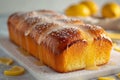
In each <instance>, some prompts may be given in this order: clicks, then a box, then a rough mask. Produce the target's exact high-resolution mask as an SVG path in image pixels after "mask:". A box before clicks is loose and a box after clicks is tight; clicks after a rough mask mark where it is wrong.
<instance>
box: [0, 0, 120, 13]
mask: <svg viewBox="0 0 120 80" xmlns="http://www.w3.org/2000/svg"><path fill="white" fill-rule="evenodd" d="M80 1H84V0H0V14H11V13H13V12H16V11H30V10H38V9H50V10H55V11H58V12H63V11H64V10H65V9H66V8H67V7H68V6H69V5H71V4H73V3H77V2H80ZM94 1H95V2H96V3H97V4H98V5H99V6H102V5H103V4H105V3H106V2H108V1H114V2H117V3H120V0H94Z"/></svg>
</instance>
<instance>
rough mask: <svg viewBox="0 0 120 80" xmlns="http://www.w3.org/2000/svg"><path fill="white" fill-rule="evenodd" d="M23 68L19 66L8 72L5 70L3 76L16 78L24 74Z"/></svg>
mask: <svg viewBox="0 0 120 80" xmlns="http://www.w3.org/2000/svg"><path fill="white" fill-rule="evenodd" d="M24 71H25V70H24V68H23V67H20V66H13V67H12V68H11V69H9V70H5V71H4V75H7V76H18V75H21V74H23V73H24Z"/></svg>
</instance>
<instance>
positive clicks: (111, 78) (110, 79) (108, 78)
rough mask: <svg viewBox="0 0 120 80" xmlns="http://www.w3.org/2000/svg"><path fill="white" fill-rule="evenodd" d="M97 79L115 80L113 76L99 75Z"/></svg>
mask: <svg viewBox="0 0 120 80" xmlns="http://www.w3.org/2000/svg"><path fill="white" fill-rule="evenodd" d="M98 80H115V78H113V77H99V78H98Z"/></svg>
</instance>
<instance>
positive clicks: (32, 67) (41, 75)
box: [0, 37, 120, 80]
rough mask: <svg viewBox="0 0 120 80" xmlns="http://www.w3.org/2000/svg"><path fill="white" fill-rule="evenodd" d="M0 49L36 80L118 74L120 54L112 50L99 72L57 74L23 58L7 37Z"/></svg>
mask: <svg viewBox="0 0 120 80" xmlns="http://www.w3.org/2000/svg"><path fill="white" fill-rule="evenodd" d="M0 43H1V44H0V48H2V49H3V50H4V51H5V52H6V53H7V54H8V55H9V56H11V57H12V58H13V59H14V60H16V61H17V62H19V63H20V64H21V65H22V66H24V67H25V68H26V69H27V70H28V71H29V72H30V73H31V74H32V75H33V76H34V77H35V78H36V79H38V80H85V79H92V78H96V77H99V76H105V75H110V74H115V73H118V72H120V53H119V52H116V51H114V50H112V52H111V59H110V62H109V63H108V64H106V65H104V66H101V67H100V69H99V70H92V71H90V70H79V71H74V72H69V73H57V72H55V71H54V70H52V69H51V68H49V67H47V66H45V65H43V66H38V65H36V64H35V63H34V62H35V61H37V60H36V59H35V58H34V57H32V56H24V55H22V54H21V51H19V50H18V47H17V46H16V45H14V44H13V43H12V42H11V41H10V40H9V38H8V37H1V38H0Z"/></svg>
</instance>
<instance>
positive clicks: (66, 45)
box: [8, 10, 112, 72]
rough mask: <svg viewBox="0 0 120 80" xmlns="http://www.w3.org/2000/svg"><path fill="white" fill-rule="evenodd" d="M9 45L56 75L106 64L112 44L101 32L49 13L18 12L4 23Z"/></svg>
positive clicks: (93, 26)
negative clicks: (20, 48)
mask: <svg viewBox="0 0 120 80" xmlns="http://www.w3.org/2000/svg"><path fill="white" fill-rule="evenodd" d="M8 30H9V36H10V39H11V41H12V42H14V43H16V44H17V45H18V46H20V47H22V48H23V49H25V50H26V51H28V52H29V53H30V54H31V55H33V56H35V57H36V58H38V59H40V61H42V62H43V63H44V64H46V65H47V66H49V67H51V68H52V69H54V70H55V71H57V72H69V71H74V70H78V69H84V68H85V69H90V68H94V67H96V66H99V65H103V64H106V63H108V61H109V60H110V51H111V48H112V41H111V39H110V38H109V37H108V36H107V35H106V32H105V31H104V29H102V28H101V27H99V26H95V25H89V24H84V23H83V22H82V21H80V20H79V19H73V18H68V17H66V16H65V15H62V14H59V13H56V12H54V11H50V10H38V11H31V12H18V13H14V14H12V15H11V16H10V17H9V19H8Z"/></svg>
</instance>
